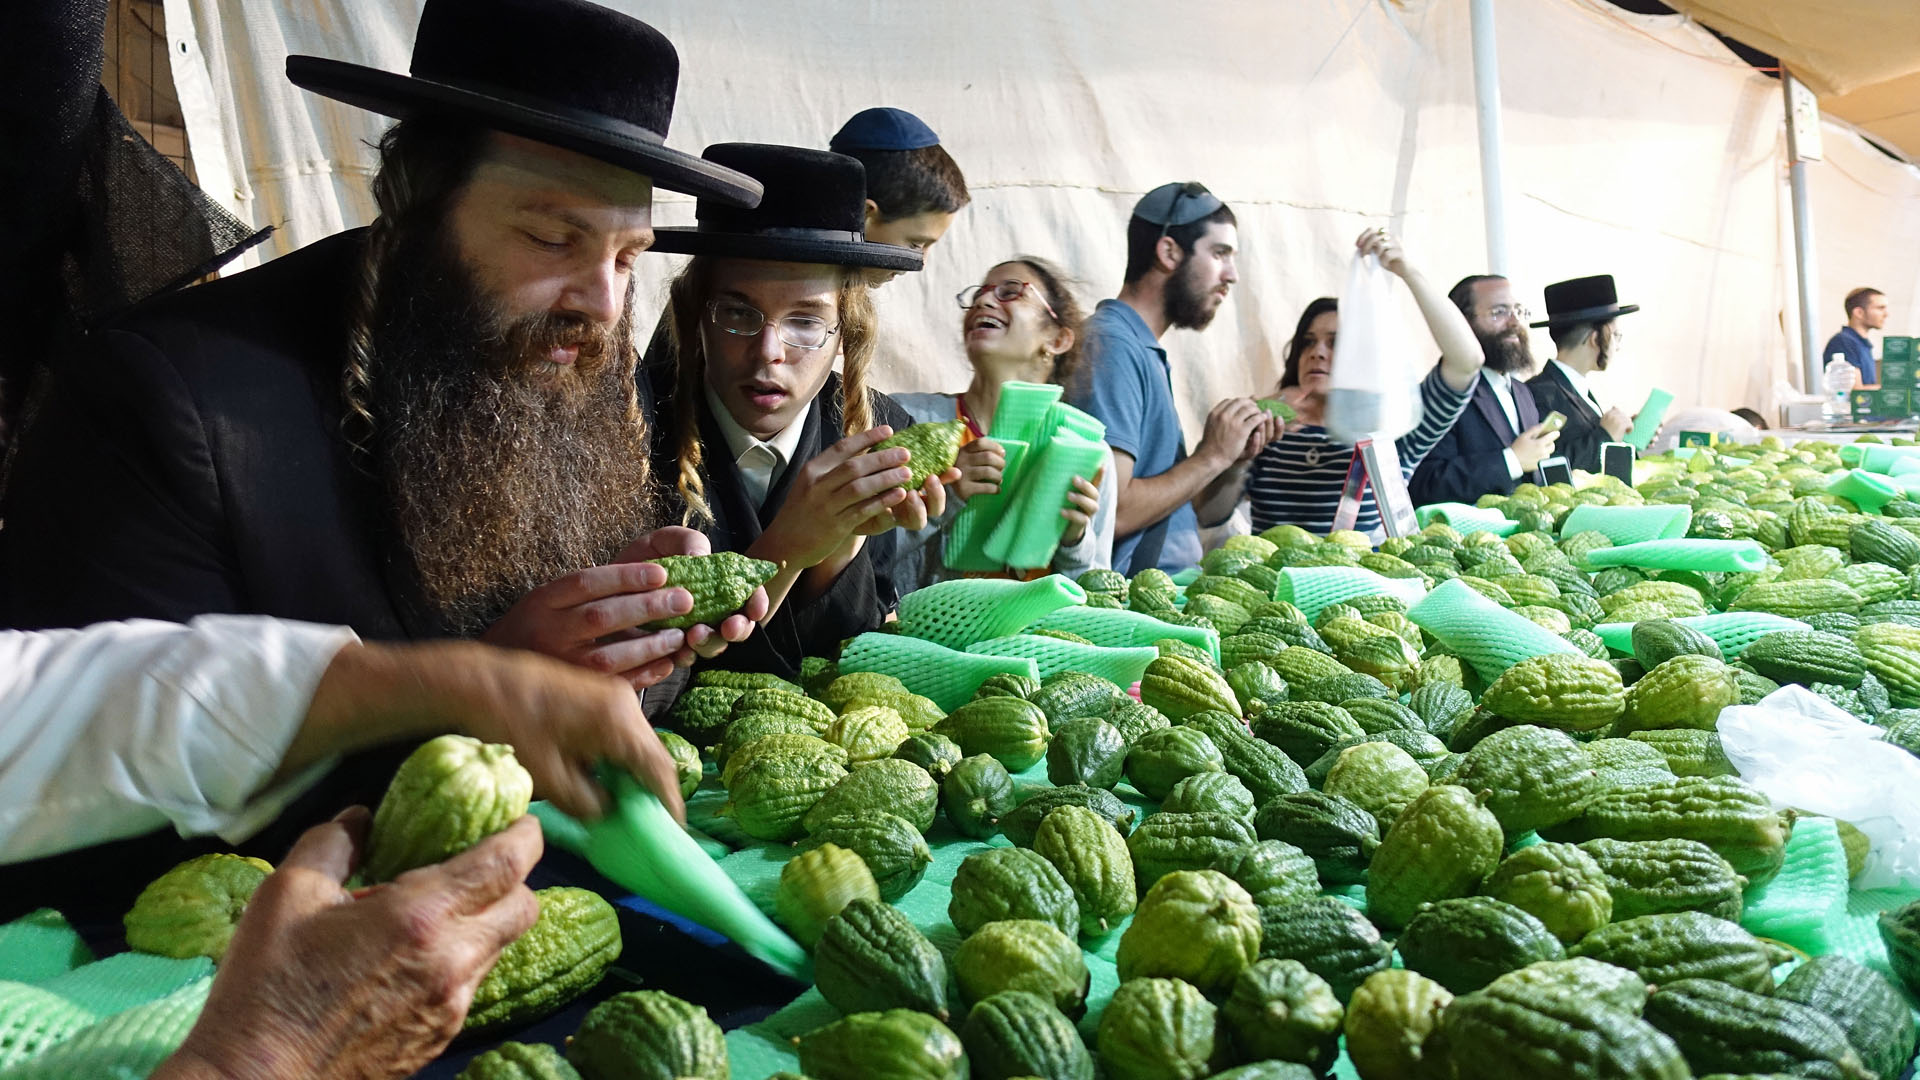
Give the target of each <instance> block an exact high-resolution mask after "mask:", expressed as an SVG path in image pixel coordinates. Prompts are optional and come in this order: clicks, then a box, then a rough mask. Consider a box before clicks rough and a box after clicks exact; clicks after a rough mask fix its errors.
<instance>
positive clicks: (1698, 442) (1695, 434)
mask: <svg viewBox="0 0 1920 1080" xmlns="http://www.w3.org/2000/svg"><path fill="white" fill-rule="evenodd" d="M1714 434H1715V433H1714V432H1711V431H1683V432H1681V433H1680V443H1679V445H1681V446H1712V445H1713V443H1714V438H1713V437H1714Z"/></svg>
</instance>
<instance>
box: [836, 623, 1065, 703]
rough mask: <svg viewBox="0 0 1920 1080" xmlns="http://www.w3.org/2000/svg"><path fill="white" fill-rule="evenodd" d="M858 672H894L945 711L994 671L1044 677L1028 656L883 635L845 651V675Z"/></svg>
mask: <svg viewBox="0 0 1920 1080" xmlns="http://www.w3.org/2000/svg"><path fill="white" fill-rule="evenodd" d="M967 644H969V645H971V644H973V643H972V642H968V643H967ZM855 671H877V672H879V673H880V674H882V675H891V676H893V677H894V678H896V679H899V680H900V681H901V682H903V683H905V684H906V686H907V689H908V690H911V691H913V692H914V693H916V694H919V695H921V696H922V697H926V698H931V699H932V700H933V703H934V704H935V705H938V706H940V708H941V709H942V710H944V711H946V712H952V711H953V710H955V709H957V708H959V707H960V706H962V705H965V704H966V703H967V701H968V700H969V699H971V698H972V697H973V692H974V691H975V690H978V689H980V684H981V683H983V682H986V681H987V680H988V679H989V678H991V677H993V676H995V675H1000V674H1008V675H1025V676H1027V677H1028V678H1030V679H1037V678H1039V677H1040V671H1039V668H1038V667H1037V666H1036V665H1035V664H1034V662H1033V661H1032V660H1028V659H1025V658H1024V657H1015V656H980V655H978V654H975V653H967V652H961V651H960V650H958V649H949V648H947V647H946V646H945V645H941V644H938V643H935V642H932V641H923V640H921V639H920V638H916V637H908V636H907V635H905V634H879V633H868V634H861V635H860V636H859V637H856V638H854V639H853V640H852V641H850V642H848V643H847V646H846V648H844V649H841V650H840V672H841V674H843V675H844V674H848V673H851V672H855Z"/></svg>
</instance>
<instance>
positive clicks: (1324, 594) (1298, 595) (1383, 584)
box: [1273, 566, 1427, 619]
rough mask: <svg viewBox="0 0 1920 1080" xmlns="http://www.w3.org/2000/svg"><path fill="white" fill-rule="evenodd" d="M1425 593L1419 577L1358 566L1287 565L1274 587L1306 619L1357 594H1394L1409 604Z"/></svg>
mask: <svg viewBox="0 0 1920 1080" xmlns="http://www.w3.org/2000/svg"><path fill="white" fill-rule="evenodd" d="M1426 595H1427V586H1426V583H1425V582H1424V581H1423V580H1421V579H1420V578H1390V577H1386V576H1385V575H1382V574H1376V573H1374V572H1373V571H1371V570H1368V569H1365V568H1363V567H1359V566H1289V567H1287V568H1285V569H1283V570H1281V571H1280V581H1279V584H1277V585H1276V586H1274V590H1273V598H1274V599H1275V600H1285V601H1287V602H1288V603H1290V604H1292V605H1293V606H1294V607H1297V608H1299V609H1300V610H1301V611H1302V612H1304V613H1305V614H1306V616H1307V618H1308V619H1312V618H1314V617H1315V616H1317V615H1319V614H1320V609H1322V608H1324V607H1327V606H1328V605H1330V604H1338V603H1340V602H1342V601H1345V600H1351V599H1353V598H1355V597H1358V596H1397V597H1399V598H1400V599H1401V600H1402V601H1403V602H1405V603H1406V604H1407V606H1409V607H1411V606H1413V605H1414V604H1417V603H1419V602H1420V600H1421V598H1422V597H1424V596H1426Z"/></svg>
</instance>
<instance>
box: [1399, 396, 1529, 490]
mask: <svg viewBox="0 0 1920 1080" xmlns="http://www.w3.org/2000/svg"><path fill="white" fill-rule="evenodd" d="M1512 385H1513V406H1514V411H1515V412H1517V413H1519V414H1520V427H1521V429H1522V430H1525V429H1527V428H1530V427H1532V426H1534V425H1535V424H1538V423H1539V422H1540V410H1539V407H1538V406H1537V405H1535V404H1534V400H1533V394H1532V392H1531V391H1529V390H1528V389H1527V384H1526V383H1523V382H1521V381H1520V380H1518V379H1515V380H1514V381H1513V383H1512ZM1468 406H1469V407H1468V408H1466V409H1463V410H1461V412H1460V419H1458V420H1456V421H1454V424H1453V428H1452V429H1451V430H1449V431H1448V432H1447V433H1446V435H1445V436H1444V437H1442V438H1441V440H1440V441H1439V442H1438V443H1436V444H1435V445H1434V448H1433V449H1432V450H1431V451H1430V452H1428V454H1427V457H1426V460H1424V461H1422V462H1421V463H1420V467H1419V468H1417V469H1415V470H1414V471H1413V479H1412V481H1410V482H1409V483H1408V485H1407V488H1408V493H1409V494H1410V495H1412V496H1413V501H1414V504H1415V505H1417V506H1425V505H1426V504H1428V503H1437V502H1463V503H1471V502H1474V501H1475V500H1477V499H1479V498H1480V496H1482V495H1486V494H1488V493H1492V494H1495V495H1510V494H1512V493H1513V486H1514V480H1513V477H1512V476H1511V474H1509V473H1508V472H1507V459H1506V455H1505V454H1504V453H1502V451H1504V450H1505V449H1506V448H1507V447H1509V446H1511V445H1513V440H1514V437H1515V435H1516V434H1517V433H1516V432H1515V431H1514V430H1513V425H1511V424H1509V423H1507V413H1506V410H1504V409H1502V408H1501V407H1500V399H1499V398H1497V397H1495V396H1493V388H1492V387H1490V386H1488V385H1487V380H1486V377H1485V376H1484V375H1482V376H1481V377H1480V378H1479V379H1478V380H1476V381H1475V382H1474V384H1473V399H1472V401H1470V402H1469V403H1468ZM1523 479H1531V480H1533V481H1534V482H1535V483H1538V482H1539V481H1540V472H1539V470H1538V469H1536V470H1534V472H1533V475H1532V476H1530V477H1523Z"/></svg>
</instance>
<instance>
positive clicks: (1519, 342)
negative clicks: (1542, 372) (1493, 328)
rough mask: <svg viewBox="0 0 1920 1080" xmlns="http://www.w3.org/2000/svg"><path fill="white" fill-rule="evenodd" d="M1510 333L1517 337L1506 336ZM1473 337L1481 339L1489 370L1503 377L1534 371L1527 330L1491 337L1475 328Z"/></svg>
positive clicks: (1506, 331)
mask: <svg viewBox="0 0 1920 1080" xmlns="http://www.w3.org/2000/svg"><path fill="white" fill-rule="evenodd" d="M1509 333H1511V334H1514V335H1515V336H1514V337H1508V336H1506V335H1508V334H1509ZM1473 336H1474V337H1477V338H1479V339H1480V351H1481V352H1483V353H1485V354H1486V357H1487V367H1488V368H1489V369H1491V370H1493V371H1498V372H1500V373H1501V374H1503V375H1513V374H1517V373H1520V372H1526V371H1532V370H1533V348H1532V346H1531V345H1530V344H1529V343H1528V341H1527V332H1526V331H1525V330H1513V331H1508V330H1502V331H1500V332H1499V333H1498V334H1494V335H1492V336H1491V337H1489V336H1487V335H1486V334H1482V333H1481V332H1480V328H1479V327H1475V328H1474V331H1473Z"/></svg>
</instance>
